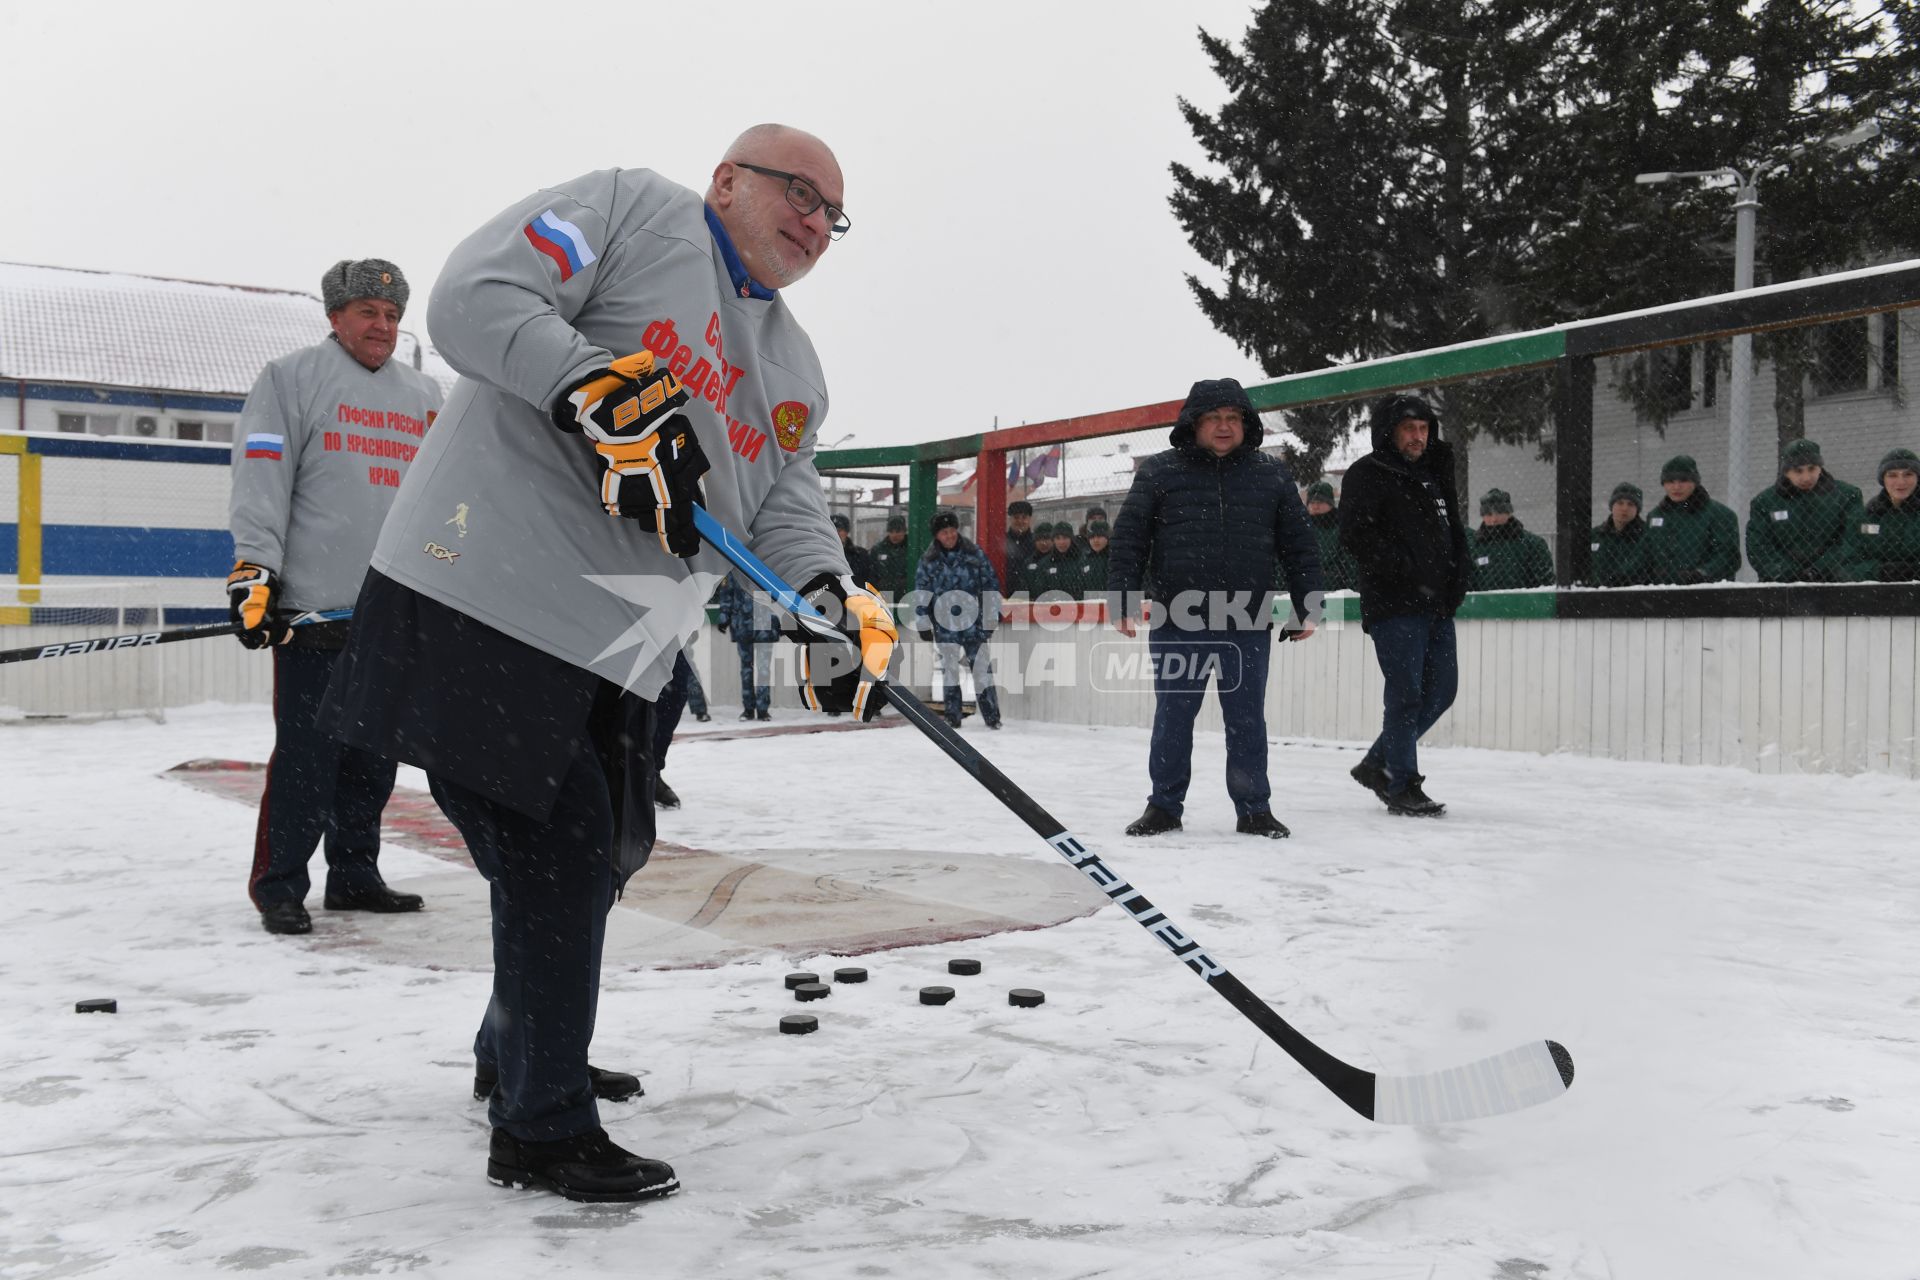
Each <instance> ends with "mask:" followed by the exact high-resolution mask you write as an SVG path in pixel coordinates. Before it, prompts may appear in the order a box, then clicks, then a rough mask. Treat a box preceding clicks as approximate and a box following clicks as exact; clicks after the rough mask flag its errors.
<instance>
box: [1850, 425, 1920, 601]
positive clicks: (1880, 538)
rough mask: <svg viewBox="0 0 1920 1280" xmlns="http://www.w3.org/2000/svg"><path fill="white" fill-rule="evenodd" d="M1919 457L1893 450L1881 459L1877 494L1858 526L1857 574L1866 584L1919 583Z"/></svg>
mask: <svg viewBox="0 0 1920 1280" xmlns="http://www.w3.org/2000/svg"><path fill="white" fill-rule="evenodd" d="M1916 488H1920V456H1916V455H1915V454H1914V452H1913V450H1911V449H1894V450H1892V451H1891V452H1889V453H1888V454H1887V456H1886V457H1884V458H1882V459H1880V492H1879V493H1876V494H1875V495H1874V496H1873V499H1872V501H1870V502H1868V503H1867V509H1866V518H1865V519H1864V520H1862V521H1861V522H1860V571H1861V576H1862V577H1864V578H1866V579H1867V580H1868V581H1869V582H1920V498H1916V497H1914V490H1915V489H1916Z"/></svg>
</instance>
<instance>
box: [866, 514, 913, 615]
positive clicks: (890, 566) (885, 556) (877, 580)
mask: <svg viewBox="0 0 1920 1280" xmlns="http://www.w3.org/2000/svg"><path fill="white" fill-rule="evenodd" d="M910 554H911V553H910V552H909V550H908V547H907V518H906V517H905V516H902V515H891V516H888V517H887V535H886V537H884V538H882V539H880V541H878V542H876V543H874V544H873V549H872V550H870V551H868V552H867V560H868V562H869V563H870V564H872V566H873V589H874V590H875V591H878V592H879V593H880V598H881V599H883V600H886V601H889V602H891V601H894V600H898V599H899V598H900V597H901V596H903V595H905V594H906V593H907V584H908V583H910V582H911V581H912V580H913V562H912V560H911V559H910V558H909V556H910Z"/></svg>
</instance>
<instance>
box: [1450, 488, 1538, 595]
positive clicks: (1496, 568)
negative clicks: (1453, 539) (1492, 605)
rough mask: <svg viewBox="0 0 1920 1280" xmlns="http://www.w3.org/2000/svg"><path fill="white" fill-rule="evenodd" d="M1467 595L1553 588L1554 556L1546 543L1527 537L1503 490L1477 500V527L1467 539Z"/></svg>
mask: <svg viewBox="0 0 1920 1280" xmlns="http://www.w3.org/2000/svg"><path fill="white" fill-rule="evenodd" d="M1467 564H1468V567H1469V571H1470V572H1471V573H1472V575H1473V576H1472V577H1471V578H1470V579H1468V581H1467V590H1469V591H1514V590H1517V589H1519V588H1521V587H1550V586H1552V585H1553V552H1552V551H1550V550H1548V549H1547V540H1546V539H1545V538H1542V537H1541V536H1540V535H1539V534H1537V533H1529V532H1527V530H1526V528H1525V527H1524V526H1523V525H1522V524H1521V523H1520V521H1519V520H1518V519H1516V518H1515V517H1514V514H1513V498H1512V496H1511V495H1509V494H1508V493H1507V491H1506V490H1505V489H1489V490H1487V492H1486V494H1485V496H1483V497H1482V498H1481V499H1480V527H1479V528H1478V529H1475V530H1474V531H1473V533H1472V534H1471V535H1470V536H1469V537H1468V539H1467Z"/></svg>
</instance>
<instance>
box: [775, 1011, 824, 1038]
mask: <svg viewBox="0 0 1920 1280" xmlns="http://www.w3.org/2000/svg"><path fill="white" fill-rule="evenodd" d="M819 1029H820V1019H818V1018H816V1017H814V1016H813V1015H812V1014H810V1013H790V1014H788V1015H787V1016H786V1017H784V1018H782V1019H780V1034H781V1035H783V1036H804V1035H811V1034H812V1033H813V1032H815V1031H818V1030H819Z"/></svg>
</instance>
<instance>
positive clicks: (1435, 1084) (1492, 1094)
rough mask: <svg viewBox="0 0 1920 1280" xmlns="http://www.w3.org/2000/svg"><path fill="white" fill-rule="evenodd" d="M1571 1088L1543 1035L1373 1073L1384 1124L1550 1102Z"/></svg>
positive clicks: (1471, 1116)
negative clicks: (1454, 1062)
mask: <svg viewBox="0 0 1920 1280" xmlns="http://www.w3.org/2000/svg"><path fill="white" fill-rule="evenodd" d="M1566 1091H1567V1086H1566V1083H1565V1082H1564V1081H1563V1080H1562V1079H1561V1076H1560V1067H1559V1065H1558V1064H1557V1063H1555V1061H1554V1058H1553V1052H1552V1050H1551V1049H1549V1048H1548V1042H1547V1041H1545V1040H1534V1041H1531V1042H1529V1043H1527V1044H1523V1045H1521V1046H1520V1047H1519V1048H1517V1049H1509V1050H1507V1051H1506V1052H1505V1053H1497V1054H1495V1055H1494V1056H1493V1057H1491V1058H1482V1059H1480V1061H1478V1062H1469V1063H1467V1064H1465V1065H1464V1066H1458V1067H1449V1068H1447V1069H1446V1070H1445V1071H1434V1072H1430V1073H1429V1074H1427V1075H1421V1076H1375V1077H1374V1080H1373V1118H1374V1120H1375V1121H1376V1122H1378V1123H1380V1124H1452V1123H1454V1122H1456V1121H1460V1120H1478V1119H1480V1118H1481V1117H1483V1116H1497V1115H1504V1114H1506V1113H1507V1112H1509V1111H1520V1110H1523V1109H1525V1108H1527V1107H1534V1106H1538V1105H1540V1104H1541V1103H1543V1102H1551V1101H1553V1100H1554V1099H1555V1098H1557V1097H1559V1096H1560V1095H1561V1094H1563V1093H1565V1092H1566Z"/></svg>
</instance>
